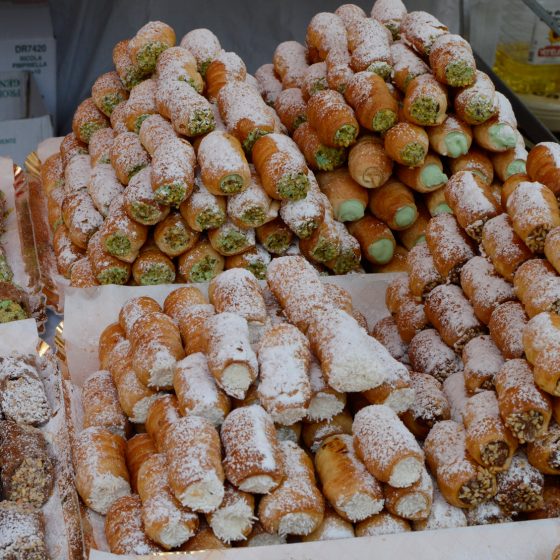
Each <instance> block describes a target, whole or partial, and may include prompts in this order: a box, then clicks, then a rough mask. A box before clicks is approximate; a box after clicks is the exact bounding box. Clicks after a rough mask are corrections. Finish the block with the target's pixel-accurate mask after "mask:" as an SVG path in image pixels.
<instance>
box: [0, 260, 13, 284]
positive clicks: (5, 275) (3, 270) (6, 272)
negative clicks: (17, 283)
mask: <svg viewBox="0 0 560 560" xmlns="http://www.w3.org/2000/svg"><path fill="white" fill-rule="evenodd" d="M13 277H14V273H13V272H12V268H11V267H10V265H9V264H8V260H7V259H6V256H5V255H3V254H2V253H0V282H11V281H12V279H13Z"/></svg>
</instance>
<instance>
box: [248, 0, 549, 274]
mask: <svg viewBox="0 0 560 560" xmlns="http://www.w3.org/2000/svg"><path fill="white" fill-rule="evenodd" d="M255 76H256V78H257V80H258V81H259V83H260V85H261V91H262V94H263V97H264V99H265V100H267V101H268V102H269V103H271V104H274V107H275V108H276V111H277V113H278V115H279V117H280V119H281V120H282V122H283V124H284V125H285V126H286V128H287V129H288V130H289V131H290V134H292V137H293V139H294V141H295V142H296V143H297V144H298V146H299V147H300V149H301V150H302V152H303V154H304V155H305V157H306V161H307V164H308V166H309V167H310V168H311V169H313V170H314V171H316V172H317V173H318V174H317V179H318V182H319V186H320V188H321V190H322V191H323V193H324V194H325V195H326V196H327V197H328V198H329V200H330V202H331V204H332V206H333V210H334V213H335V218H337V219H338V220H341V221H344V222H347V225H348V229H349V231H350V232H351V233H352V235H354V236H355V237H356V238H357V239H358V241H359V242H360V246H361V251H362V255H363V257H364V259H365V260H366V261H369V263H370V264H371V265H372V266H373V270H375V271H377V270H385V269H384V268H383V267H381V268H379V265H384V264H385V263H387V261H389V260H390V259H391V258H392V257H393V256H395V257H396V259H395V260H402V255H403V254H404V255H406V251H405V249H406V250H409V249H410V248H411V247H413V246H414V244H415V243H416V242H417V241H418V240H421V239H423V236H424V234H425V228H426V225H427V222H428V221H429V219H430V216H435V215H437V214H439V213H441V212H451V209H450V205H449V204H448V202H447V201H446V200H445V197H444V193H443V187H444V185H445V184H446V181H447V177H448V176H451V175H455V174H456V173H459V172H460V171H471V172H472V173H473V174H474V175H475V176H476V178H477V180H479V181H480V182H481V183H483V184H484V185H485V186H486V188H485V192H486V193H487V194H490V193H492V194H493V195H494V196H495V197H499V192H500V191H501V185H502V183H503V182H504V181H506V180H507V179H508V178H509V177H510V176H511V175H513V174H516V173H522V172H523V173H524V172H525V171H526V160H527V151H526V150H525V147H524V143H523V139H522V137H521V135H520V134H519V132H518V131H517V123H516V119H515V115H514V113H513V110H512V107H511V104H510V103H509V101H508V100H507V98H505V97H504V96H503V95H502V94H500V93H498V92H495V90H494V86H493V84H492V82H491V80H490V78H489V77H488V76H487V75H485V74H484V73H482V72H480V71H478V70H477V69H476V65H475V61H474V58H473V55H472V51H471V48H470V46H469V44H468V43H467V42H466V41H465V40H464V39H462V38H461V37H460V36H457V35H453V34H450V33H448V31H447V28H446V27H445V25H443V24H442V23H441V22H439V21H437V20H436V19H435V18H433V17H432V16H431V15H429V14H427V13H425V12H410V13H407V11H406V8H405V7H404V5H403V4H402V2H400V0H389V1H384V0H378V1H377V2H376V3H375V4H374V6H373V9H372V12H371V17H368V16H367V15H366V14H365V13H364V11H363V10H362V9H361V8H359V7H358V6H356V5H352V4H345V5H343V6H341V7H339V8H338V9H337V10H336V11H335V12H334V13H328V12H322V13H319V14H317V15H316V16H314V17H313V19H312V20H311V22H310V23H309V25H308V27H307V35H306V45H305V46H304V45H302V44H300V43H298V42H296V41H287V42H284V43H281V44H280V45H279V46H278V47H277V49H276V51H275V53H274V58H273V63H272V64H267V65H264V66H262V67H261V68H260V69H259V70H258V71H257V72H256V73H255ZM557 150H558V148H557V146H555V145H554V144H545V145H543V147H542V151H543V153H544V152H547V155H546V156H544V157H545V158H546V159H547V162H548V165H549V166H550V167H555V168H556V169H558V156H556V161H555V159H554V155H552V152H554V151H556V153H557ZM346 162H347V164H346ZM529 167H531V168H532V170H531V172H530V175H531V176H532V179H533V180H538V181H541V180H543V178H544V176H545V175H546V174H547V173H548V171H546V170H545V168H542V167H541V166H539V165H534V164H533V165H531V164H529ZM557 174H558V171H556V175H557ZM554 181H555V185H554V187H553V186H552V185H549V186H550V187H551V188H552V190H553V191H554V192H555V193H557V192H559V188H560V187H559V185H558V179H557V178H556V179H555V180H554ZM545 182H546V181H545ZM398 243H400V244H401V245H398ZM302 251H303V253H304V254H305V256H306V257H308V258H310V259H311V260H317V255H316V254H314V253H313V248H312V249H311V251H309V248H302ZM319 260H320V256H319ZM394 264H395V265H396V264H397V263H394ZM368 268H369V267H368Z"/></svg>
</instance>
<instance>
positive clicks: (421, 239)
mask: <svg viewBox="0 0 560 560" xmlns="http://www.w3.org/2000/svg"><path fill="white" fill-rule="evenodd" d="M422 243H426V236H425V235H424V234H422V235H419V236H418V237H417V239H416V241H415V242H414V245H421V244H422Z"/></svg>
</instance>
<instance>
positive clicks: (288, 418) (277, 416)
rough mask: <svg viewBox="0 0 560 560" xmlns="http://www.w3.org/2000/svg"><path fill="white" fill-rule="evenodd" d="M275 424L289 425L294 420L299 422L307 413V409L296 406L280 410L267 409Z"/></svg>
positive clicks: (293, 422)
mask: <svg viewBox="0 0 560 560" xmlns="http://www.w3.org/2000/svg"><path fill="white" fill-rule="evenodd" d="M268 412H269V413H270V416H272V419H273V420H274V422H275V424H280V425H281V426H291V425H292V424H295V423H296V422H299V421H300V420H302V419H303V418H305V415H306V414H307V410H306V409H305V408H303V407H297V408H287V409H285V410H282V411H268Z"/></svg>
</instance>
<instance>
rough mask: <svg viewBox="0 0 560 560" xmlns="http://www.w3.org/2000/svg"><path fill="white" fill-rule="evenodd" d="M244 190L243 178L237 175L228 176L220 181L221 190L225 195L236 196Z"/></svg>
mask: <svg viewBox="0 0 560 560" xmlns="http://www.w3.org/2000/svg"><path fill="white" fill-rule="evenodd" d="M242 188H243V177H241V175H239V174H237V173H232V174H231V175H226V176H225V177H223V178H222V179H221V180H220V190H221V191H222V192H223V193H224V194H235V193H238V192H239V191H240V190H241V189H242Z"/></svg>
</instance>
